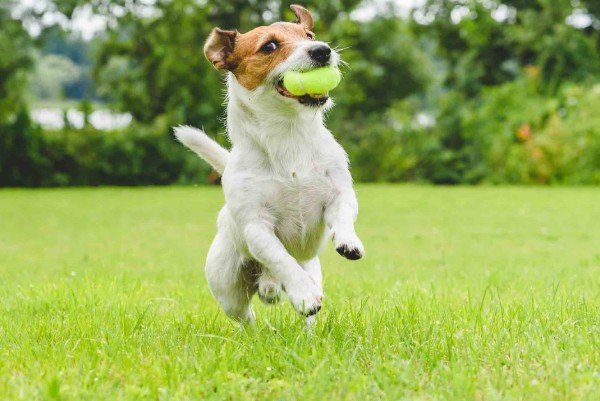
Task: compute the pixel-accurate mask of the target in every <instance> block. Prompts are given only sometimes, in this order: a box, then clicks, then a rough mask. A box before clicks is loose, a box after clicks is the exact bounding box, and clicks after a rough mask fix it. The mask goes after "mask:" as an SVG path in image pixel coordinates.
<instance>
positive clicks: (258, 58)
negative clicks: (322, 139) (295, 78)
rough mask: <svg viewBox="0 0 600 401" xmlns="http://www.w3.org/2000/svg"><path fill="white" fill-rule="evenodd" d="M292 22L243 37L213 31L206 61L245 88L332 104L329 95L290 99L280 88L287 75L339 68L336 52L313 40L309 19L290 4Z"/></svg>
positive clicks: (305, 101)
mask: <svg viewBox="0 0 600 401" xmlns="http://www.w3.org/2000/svg"><path fill="white" fill-rule="evenodd" d="M291 9H292V11H293V12H294V14H295V15H296V18H297V20H296V22H295V23H291V22H276V23H274V24H272V25H269V26H260V27H258V28H255V29H253V30H251V31H249V32H247V33H239V32H237V31H224V30H221V29H219V28H215V29H213V31H212V32H211V33H210V36H209V37H208V39H207V41H206V44H205V46H204V54H205V55H206V58H207V59H208V60H209V61H210V62H211V63H212V64H213V66H214V67H215V68H217V69H225V70H228V71H230V72H231V73H232V74H233V76H234V77H235V79H236V81H237V82H238V83H239V84H240V85H241V86H242V87H243V88H245V89H246V90H248V91H251V92H253V93H257V94H260V95H261V96H263V95H264V96H268V97H273V98H274V97H276V98H277V100H278V101H281V102H288V103H290V104H295V105H300V106H301V107H322V106H327V104H331V102H328V100H329V97H328V96H327V95H325V96H320V97H311V96H309V95H303V96H294V95H292V94H291V93H290V92H289V91H288V90H287V89H286V88H285V86H284V85H283V75H284V74H285V72H286V71H306V70H310V69H312V68H317V67H323V66H326V65H331V66H337V64H338V62H339V56H338V54H337V53H336V52H335V51H334V50H332V49H331V48H330V47H329V45H327V44H326V43H324V42H319V41H317V40H316V39H315V34H314V33H313V32H312V27H313V18H312V16H311V14H310V13H309V12H308V10H306V9H305V8H303V7H301V6H298V5H292V6H291Z"/></svg>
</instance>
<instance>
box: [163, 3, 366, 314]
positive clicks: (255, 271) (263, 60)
mask: <svg viewBox="0 0 600 401" xmlns="http://www.w3.org/2000/svg"><path fill="white" fill-rule="evenodd" d="M291 8H292V10H293V11H294V13H295V14H296V17H297V22H296V23H289V22H277V23H274V24H272V25H269V26H261V27H258V28H255V29H253V30H251V31H250V32H247V33H243V34H242V33H239V32H237V31H224V30H221V29H219V28H215V29H214V30H213V31H212V32H211V34H210V36H209V37H208V40H207V41H206V44H205V46H204V52H205V55H206V57H207V58H208V60H209V61H210V62H211V63H212V64H213V65H214V66H215V67H216V68H217V69H224V70H227V71H228V74H227V75H228V77H227V134H228V136H229V139H230V141H231V143H232V145H233V146H232V148H231V151H230V152H228V151H227V150H225V149H224V148H222V147H221V146H219V145H218V144H217V143H216V142H214V141H213V140H212V139H210V138H209V137H208V136H207V135H206V134H205V133H204V132H202V131H200V130H198V129H195V128H191V127H186V126H182V127H178V128H176V129H175V135H176V136H177V138H178V139H179V141H181V142H182V143H183V144H184V145H186V146H187V147H189V148H190V149H192V150H193V151H195V152H196V153H197V154H198V155H200V156H201V157H202V158H203V159H205V160H206V161H208V162H209V163H210V164H211V165H212V166H213V167H214V168H215V169H216V170H217V171H218V172H220V173H222V175H223V179H222V184H223V190H224V192H225V199H226V204H225V206H224V207H223V209H222V210H221V212H220V213H219V218H218V233H217V235H216V237H215V239H214V241H213V243H212V245H211V247H210V250H209V252H208V257H207V261H206V277H207V279H208V284H209V287H210V290H211V292H212V293H213V295H214V296H215V298H216V299H217V301H218V302H219V304H220V305H221V307H222V308H223V310H224V311H225V313H226V314H227V315H228V316H229V317H230V318H232V319H234V320H237V321H241V322H247V323H252V322H253V321H254V312H253V310H252V306H251V303H250V301H251V299H252V296H253V295H254V294H255V293H256V292H257V291H258V295H259V297H260V299H261V300H263V301H264V302H266V303H275V302H277V301H278V300H279V297H280V292H281V291H282V290H283V291H284V292H285V293H286V294H287V297H288V298H289V300H290V301H291V303H292V305H293V306H294V308H295V309H296V310H297V311H298V312H299V313H300V314H302V315H304V316H307V317H308V320H309V321H311V320H312V319H314V318H312V316H314V315H315V314H316V313H317V312H318V311H319V310H320V309H321V302H322V301H323V288H322V275H321V265H320V262H319V257H318V254H319V252H320V250H321V249H322V247H323V244H324V242H325V240H326V239H327V238H330V237H332V238H333V240H334V243H335V247H336V249H337V251H338V252H339V253H340V254H341V255H343V256H345V257H346V258H348V259H352V260H354V259H360V258H361V257H362V256H363V254H364V249H363V245H362V243H361V241H360V239H359V238H358V236H357V235H356V233H355V231H354V221H355V220H356V216H357V213H358V203H357V201H356V196H355V194H354V190H353V189H352V177H351V176H350V172H349V170H348V159H347V155H346V153H345V152H344V150H343V149H342V147H341V146H340V145H339V144H338V143H337V142H336V141H335V139H334V138H333V136H332V135H331V132H329V130H327V128H325V126H324V124H323V112H324V111H325V110H327V109H329V108H330V107H331V106H332V105H333V104H332V101H331V100H330V99H329V98H328V97H327V96H323V97H318V98H314V97H310V96H308V95H304V96H299V97H297V96H293V95H292V94H290V93H289V92H288V91H287V90H286V89H285V87H284V86H283V84H282V77H283V74H284V73H285V72H286V71H289V70H293V71H304V70H308V69H311V68H316V67H322V66H325V65H332V66H336V65H337V64H338V62H339V56H338V54H337V53H336V52H335V51H334V50H332V49H331V48H330V47H329V46H328V45H327V44H326V43H324V42H319V41H316V40H315V35H314V33H313V32H312V31H311V29H312V26H313V20H312V16H311V15H310V13H309V12H308V11H307V10H306V9H304V8H302V7H300V6H297V5H293V6H291Z"/></svg>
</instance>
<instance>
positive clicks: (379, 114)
mask: <svg viewBox="0 0 600 401" xmlns="http://www.w3.org/2000/svg"><path fill="white" fill-rule="evenodd" d="M289 3H290V2H288V1H266V0H258V1H254V2H243V1H234V2H232V1H226V0H214V1H210V2H197V1H192V0H157V1H156V2H155V3H154V5H153V6H149V5H148V4H147V3H146V2H141V1H133V2H132V1H129V0H114V1H113V0H55V4H56V10H57V12H60V13H63V14H64V16H66V17H67V18H70V17H71V16H72V15H73V12H74V10H75V9H76V8H77V7H84V6H85V7H91V9H93V10H94V12H96V13H99V14H101V15H103V16H104V17H105V18H107V20H108V21H109V27H110V28H109V30H108V31H107V32H106V33H104V34H103V35H101V36H99V37H98V38H96V39H95V41H94V42H92V43H90V44H83V43H81V42H78V41H77V40H76V39H75V38H70V37H68V36H66V35H64V34H63V33H61V32H60V30H59V29H58V28H57V27H51V28H49V29H46V30H45V32H44V34H43V36H42V38H41V39H40V41H39V42H40V44H42V48H43V50H42V52H46V51H52V52H54V53H53V54H58V55H61V56H64V57H68V58H69V59H71V60H73V61H74V62H75V63H77V64H78V65H80V66H81V67H79V72H80V73H81V77H82V79H81V80H83V79H88V78H85V77H89V69H90V65H89V64H90V60H89V57H90V54H91V50H92V49H96V50H97V54H96V56H97V58H96V59H95V64H94V67H93V70H94V77H95V79H96V88H95V89H97V91H98V93H99V94H100V95H101V96H102V97H104V98H105V99H108V100H110V102H111V104H112V105H113V106H115V107H116V108H118V109H120V110H123V111H129V112H131V113H132V114H133V116H134V118H135V120H136V123H135V124H134V125H133V126H132V127H131V128H129V129H126V130H123V132H121V134H119V135H115V134H114V133H107V134H106V138H104V139H101V137H102V135H103V134H101V133H99V132H96V131H94V130H92V129H90V128H89V127H88V128H86V129H85V130H84V132H85V134H84V136H83V137H82V138H78V137H77V136H76V134H73V135H67V136H66V137H68V138H71V137H72V138H71V139H68V140H65V141H66V142H64V143H63V142H60V140H59V139H56V137H60V136H59V135H58V134H57V133H48V134H45V135H40V134H39V129H38V128H35V127H32V126H31V124H30V123H29V121H28V119H27V118H26V117H25V116H24V115H23V113H25V114H26V111H25V108H24V107H23V105H22V102H21V101H20V95H19V93H20V92H22V89H23V85H24V77H25V75H26V74H25V73H26V71H27V65H28V63H29V60H30V57H31V56H30V55H31V51H30V42H31V39H30V38H28V37H27V35H26V34H24V31H23V28H22V26H20V25H19V23H18V22H16V21H13V20H12V19H11V18H10V17H9V13H7V12H3V14H2V18H3V20H2V21H3V24H2V26H1V27H0V72H3V74H1V75H0V94H1V93H4V94H5V95H6V96H5V97H2V96H0V128H2V129H3V130H4V132H6V133H7V134H6V136H5V137H4V138H3V139H2V142H0V143H2V144H3V146H4V148H3V149H0V151H1V152H3V153H2V154H5V155H8V154H11V153H14V154H12V156H10V157H12V159H13V160H19V162H18V163H20V164H21V166H27V165H28V164H27V163H30V166H31V167H30V168H31V176H32V177H33V178H31V179H30V180H28V179H25V178H24V177H23V174H26V172H27V167H20V168H19V169H17V168H16V167H14V168H12V167H9V166H8V162H7V161H6V160H8V159H5V160H4V161H0V164H2V166H3V167H2V168H3V169H4V170H3V171H8V170H9V169H11V168H12V169H11V170H10V171H12V173H11V177H13V178H10V179H9V178H6V177H3V180H4V181H3V182H11V183H12V184H10V185H19V183H20V182H21V183H25V182H31V183H42V182H44V183H47V184H44V185H74V184H77V185H83V184H84V183H92V182H93V183H99V182H102V183H108V182H110V180H111V179H114V180H115V181H114V183H115V184H122V183H124V182H127V183H129V184H132V183H138V182H139V183H152V182H153V181H152V179H151V178H150V175H147V176H143V178H140V177H142V175H141V173H140V172H139V171H140V167H139V166H140V165H141V163H145V159H144V158H143V157H142V156H139V155H138V156H135V152H131V156H132V158H131V159H130V160H128V161H126V162H123V163H122V165H123V166H126V167H123V171H124V172H123V173H119V172H117V171H116V170H114V169H113V170H111V171H110V172H108V169H107V168H105V170H106V171H105V172H103V173H101V172H99V169H100V167H98V166H101V165H115V164H118V163H117V159H118V158H120V157H126V155H130V150H128V149H130V148H131V142H132V141H133V142H135V141H141V142H143V141H142V140H141V139H140V135H141V133H142V132H145V133H146V134H143V135H142V136H144V135H150V136H153V135H155V134H156V135H157V138H158V137H159V136H160V135H164V138H163V139H164V141H161V140H159V141H158V142H157V143H161V144H162V143H171V142H172V139H171V138H170V136H169V134H168V129H167V127H168V126H170V125H177V124H182V123H184V124H191V125H196V126H201V127H204V128H205V129H206V130H207V131H208V132H211V133H217V132H219V131H220V130H222V116H223V113H224V110H223V104H222V103H223V98H224V96H223V92H224V85H223V82H222V81H223V77H224V74H223V73H222V72H221V71H216V70H214V69H213V68H212V66H211V65H210V63H208V62H207V61H206V60H205V58H204V55H203V50H202V46H203V42H204V40H205V38H206V36H207V35H208V32H209V31H210V30H211V29H212V28H213V27H215V26H219V27H221V28H224V29H239V30H240V31H242V32H244V31H247V30H249V29H251V28H253V27H255V26H257V25H262V24H269V23H271V22H274V21H278V20H288V21H291V20H293V18H294V17H293V15H292V12H291V11H290V10H289ZM303 5H304V6H306V7H307V8H309V9H310V10H312V12H313V14H314V17H315V21H316V24H315V29H314V30H315V32H316V34H317V37H318V39H320V40H324V41H327V42H329V43H331V44H332V45H333V46H334V47H337V48H338V50H339V51H340V53H341V55H342V58H343V60H345V61H346V62H347V63H348V64H349V66H342V71H343V73H344V76H345V79H343V80H342V82H341V84H340V86H339V87H338V88H336V90H335V91H334V92H333V93H332V95H333V97H334V99H335V102H336V104H337V105H336V108H335V109H334V110H333V111H332V112H331V114H330V115H329V116H328V126H329V128H330V129H331V130H332V131H333V133H334V134H335V135H336V137H337V138H338V139H339V141H340V142H341V143H342V144H343V145H344V147H345V148H346V149H347V151H348V153H349V156H350V160H351V165H352V166H353V174H354V177H355V178H356V179H357V180H359V181H419V182H420V181H425V182H432V183H440V184H477V183H494V184H496V183H497V184H500V183H513V184H526V183H527V184H529V183H531V184H575V183H588V184H592V183H598V172H597V170H598V168H597V166H598V164H599V159H598V154H597V153H598V150H597V146H596V145H595V143H596V142H597V138H598V137H599V135H600V134H599V132H600V129H598V128H597V126H598V125H595V124H596V122H597V121H596V119H595V117H589V116H595V114H594V110H595V108H597V106H598V101H597V93H596V91H597V90H596V89H595V88H597V84H598V82H599V81H598V76H600V18H599V17H598V16H599V15H600V8H598V7H599V6H598V5H597V2H596V1H592V0H581V1H577V2H574V1H571V0H557V1H554V0H532V1H521V0H507V1H503V2H500V1H495V0H492V1H487V0H485V1H484V0H465V1H460V2H457V1H453V0H429V1H427V2H426V3H425V4H424V5H422V6H419V7H418V8H417V9H416V10H415V11H414V12H413V13H412V15H411V17H410V18H408V19H401V18H397V17H396V16H394V15H393V14H392V13H391V12H390V14H384V13H382V14H381V15H377V16H375V18H373V19H372V20H369V21H366V22H360V23H358V22H357V21H355V20H354V19H352V18H351V17H350V15H351V13H352V11H353V10H355V9H356V8H357V6H358V5H359V1H358V0H337V1H332V2H319V1H316V0H310V1H308V2H305V3H304V4H303ZM392 8H393V5H391V4H389V5H388V8H387V9H386V10H392ZM33 14H35V12H34V13H33ZM42 14H43V13H42ZM573 15H580V16H581V15H585V17H586V18H587V20H588V22H589V24H588V25H589V26H584V27H579V28H577V27H574V26H572V24H571V22H572V19H573ZM36 17H37V18H40V17H42V15H33V16H29V18H36ZM4 22H6V23H4ZM8 38H10V40H9V39H8ZM51 49H53V50H51ZM3 54H6V56H4V57H1V56H2V55H3ZM44 54H45V53H44ZM47 57H48V56H46V57H45V58H44V59H42V60H46V61H49V60H50V61H51V60H57V59H56V58H55V57H56V56H51V57H50V58H49V59H48V58H47ZM11 60H12V61H11ZM58 60H61V59H58ZM63 61H64V60H63ZM52 65H54V66H56V65H57V63H46V67H44V66H42V67H40V68H42V69H43V70H44V72H46V73H49V72H51V71H54V72H55V74H54V75H52V77H50V78H49V75H51V74H45V75H46V78H45V80H46V81H45V82H46V85H45V86H40V85H38V87H39V88H42V89H43V88H46V92H52V93H54V94H56V93H57V91H58V92H60V91H61V89H62V90H65V89H66V90H67V94H68V95H71V96H72V95H73V94H74V93H75V92H77V91H76V90H75V91H73V89H74V88H73V87H70V85H68V84H67V85H65V84H64V83H65V82H64V80H65V79H66V80H70V79H73V78H74V77H75V75H77V74H75V73H74V71H73V72H70V73H68V72H67V68H65V67H68V66H67V65H65V64H64V63H63V64H61V65H62V66H61V67H59V68H48V66H50V67H51V66H52ZM61 74H62V75H61ZM61 80H63V84H60V81H61ZM81 80H77V83H76V84H71V85H76V86H77V87H79V89H78V90H79V92H81V91H82V88H84V87H85V85H83V84H82V83H81V82H80V81H81ZM37 82H38V83H39V82H41V81H37ZM38 95H41V93H38ZM53 96H54V97H56V95H53ZM38 97H39V96H38ZM424 120H425V122H426V123H425V124H424V123H423V121H424ZM429 120H434V123H431V121H429ZM17 121H18V124H20V128H18V129H15V128H14V124H15V123H16V122H17ZM428 121H429V122H428ZM11 127H12V128H11ZM129 131H131V132H130V133H131V135H129V134H127V132H129ZM19 136H22V138H19ZM36 138H37V139H36ZM39 138H41V139H39ZM218 138H219V141H220V142H225V140H224V139H223V138H224V137H223V136H218ZM169 141H171V142H169ZM98 143H101V144H102V146H99V145H98ZM136 143H137V142H136ZM14 144H27V146H29V145H31V149H16V148H15V145H14ZM49 144H52V149H53V153H52V154H53V155H55V156H56V157H55V159H56V160H62V159H61V158H64V159H69V157H72V158H77V157H78V156H77V155H76V154H75V149H77V150H78V151H79V150H81V151H82V152H83V153H84V154H87V155H88V157H89V158H90V160H91V159H93V160H94V161H95V162H94V163H93V164H95V165H96V167H95V168H96V170H94V169H93V168H92V166H91V164H86V163H85V162H84V161H82V160H79V161H77V162H76V163H71V164H69V163H66V162H65V163H63V164H64V165H65V166H72V167H73V168H75V166H86V167H85V168H84V169H83V170H82V171H86V173H85V174H83V173H81V174H83V175H84V176H85V177H84V178H81V177H79V175H78V174H79V173H75V172H71V171H67V170H65V168H63V167H61V166H62V165H63V164H61V163H62V162H61V163H58V164H56V163H55V162H51V161H48V158H47V157H46V156H45V155H44V152H43V151H40V150H39V149H45V148H44V146H47V145H49ZM582 144H583V145H582ZM63 146H64V147H65V148H69V149H71V150H69V151H67V150H64V149H63V148H62V147H63ZM140 146H141V148H143V149H148V145H147V144H142V145H140ZM161 146H162V145H161ZM165 146H166V145H165ZM169 146H170V145H169ZM40 147H41V148H40ZM105 148H107V149H110V150H109V151H105ZM159 148H160V147H159ZM160 149H162V148H160ZM163 151H164V150H155V151H149V153H150V154H152V152H154V153H155V154H162V152H163ZM61 152H62V153H61ZM69 152H71V153H69ZM94 152H95V153H94ZM144 152H145V151H143V152H142V153H144ZM165 152H166V151H165ZM173 152H174V153H175V154H178V155H181V154H182V152H183V150H182V149H175V148H174V149H173ZM92 153H93V154H94V156H92ZM67 154H69V155H70V156H69V157H67V156H66V155H67ZM170 156H171V154H170V153H168V152H167V153H166V154H165V157H166V159H167V160H168V162H167V164H169V163H171V161H172V160H171V159H170ZM104 157H105V158H107V159H106V161H104V160H103V159H102V158H104ZM186 157H188V158H189V159H190V160H191V158H193V157H192V156H189V155H186ZM52 160H54V159H52ZM48 163H50V164H48ZM53 163H54V164H53ZM128 163H129V164H128ZM194 163H195V166H202V168H198V172H199V173H198V174H200V175H202V176H204V174H205V173H206V171H207V169H208V167H207V166H206V165H205V164H203V163H202V162H200V161H197V160H196V161H194ZM39 166H45V167H43V168H42V167H39ZM49 166H51V167H49ZM169 166H171V167H173V168H175V167H176V166H177V165H176V164H169ZM178 166H179V168H181V169H183V170H181V171H180V172H179V174H177V173H176V172H174V171H171V170H170V168H171V167H169V168H166V170H168V171H169V173H168V174H166V173H164V171H163V169H162V168H158V169H155V170H154V171H153V172H152V174H155V175H156V181H155V182H158V183H166V182H182V181H186V180H188V179H191V178H192V177H194V176H196V177H197V176H198V174H193V173H191V171H192V170H188V169H187V168H188V167H189V166H191V165H190V163H189V161H188V160H187V159H186V161H185V162H182V163H180V164H179V165H178ZM55 168H56V169H58V170H57V171H56V172H55V173H53V174H54V175H52V174H50V175H49V174H45V175H44V174H42V175H40V173H39V172H40V171H43V170H44V169H50V170H52V169H55ZM103 168H104V167H103ZM16 171H21V172H20V173H18V174H17V173H15V172H16ZM92 171H93V172H92ZM148 172H150V170H149V171H148ZM128 173H131V174H133V176H134V177H138V178H139V179H138V178H132V179H130V180H127V179H126V178H125V177H124V175H125V174H128ZM19 174H21V175H19ZM62 176H65V177H67V178H64V179H63V178H60V177H62ZM19 177H20V178H19ZM42 177H45V178H43V179H42ZM78 177H79V178H78ZM98 177H102V178H98ZM108 177H111V178H108ZM202 181H203V180H202ZM23 185H25V184H23ZM26 185H34V184H26Z"/></svg>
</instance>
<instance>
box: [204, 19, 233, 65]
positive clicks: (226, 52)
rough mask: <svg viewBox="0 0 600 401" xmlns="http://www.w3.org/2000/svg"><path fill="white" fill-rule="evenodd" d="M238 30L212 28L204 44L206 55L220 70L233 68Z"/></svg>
mask: <svg viewBox="0 0 600 401" xmlns="http://www.w3.org/2000/svg"><path fill="white" fill-rule="evenodd" d="M237 34H238V33H237V31H224V30H222V29H219V28H215V29H213V30H212V32H211V33H210V35H208V39H206V43H205V44H204V55H205V56H206V58H207V59H208V61H210V62H211V63H212V65H213V66H214V67H215V68H216V69H218V70H222V69H225V70H233V69H234V68H235V63H234V62H233V48H234V46H235V38H236V36H237Z"/></svg>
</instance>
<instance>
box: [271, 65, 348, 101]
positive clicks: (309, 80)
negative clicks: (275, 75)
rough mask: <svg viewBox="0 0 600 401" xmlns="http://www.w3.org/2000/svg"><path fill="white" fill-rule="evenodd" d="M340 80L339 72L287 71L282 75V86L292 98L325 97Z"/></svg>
mask: <svg viewBox="0 0 600 401" xmlns="http://www.w3.org/2000/svg"><path fill="white" fill-rule="evenodd" d="M341 80H342V74H340V70H338V69H337V68H334V67H321V68H315V69H313V70H308V71H303V72H300V71H288V72H286V73H285V74H284V75H283V85H284V86H285V88H286V89H287V90H288V92H290V93H291V94H292V95H294V96H302V95H307V94H308V95H325V94H327V92H329V91H330V90H332V89H333V88H335V87H336V86H338V84H339V83H340V81H341Z"/></svg>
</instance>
